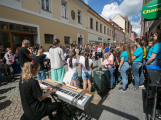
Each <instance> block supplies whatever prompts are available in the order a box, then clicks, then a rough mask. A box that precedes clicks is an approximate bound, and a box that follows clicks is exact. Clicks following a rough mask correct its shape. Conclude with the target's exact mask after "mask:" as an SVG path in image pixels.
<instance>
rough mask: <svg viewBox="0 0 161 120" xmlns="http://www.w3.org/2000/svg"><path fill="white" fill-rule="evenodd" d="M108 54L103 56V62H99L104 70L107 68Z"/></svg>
mask: <svg viewBox="0 0 161 120" xmlns="http://www.w3.org/2000/svg"><path fill="white" fill-rule="evenodd" d="M109 56H110V54H109V53H105V54H104V61H103V58H100V60H101V65H102V66H103V67H104V68H106V67H107V66H108V59H109Z"/></svg>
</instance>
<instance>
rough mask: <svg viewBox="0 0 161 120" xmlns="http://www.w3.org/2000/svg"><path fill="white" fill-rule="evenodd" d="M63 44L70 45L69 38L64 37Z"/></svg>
mask: <svg viewBox="0 0 161 120" xmlns="http://www.w3.org/2000/svg"><path fill="white" fill-rule="evenodd" d="M64 43H65V44H70V37H67V36H64Z"/></svg>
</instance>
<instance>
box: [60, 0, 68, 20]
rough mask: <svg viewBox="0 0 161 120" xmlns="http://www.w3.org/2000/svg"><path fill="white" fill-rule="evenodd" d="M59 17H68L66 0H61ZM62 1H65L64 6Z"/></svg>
mask: <svg viewBox="0 0 161 120" xmlns="http://www.w3.org/2000/svg"><path fill="white" fill-rule="evenodd" d="M60 2H61V17H63V18H67V19H68V2H67V1H65V0H61V1H60ZM62 3H65V7H63V5H62ZM63 9H65V16H64V14H63Z"/></svg>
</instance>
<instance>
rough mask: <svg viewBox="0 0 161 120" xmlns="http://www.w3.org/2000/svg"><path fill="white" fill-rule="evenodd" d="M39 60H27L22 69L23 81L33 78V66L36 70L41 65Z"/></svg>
mask: <svg viewBox="0 0 161 120" xmlns="http://www.w3.org/2000/svg"><path fill="white" fill-rule="evenodd" d="M39 66H40V65H39V63H38V62H26V63H24V65H23V69H22V81H28V79H31V78H32V77H33V71H32V70H33V68H35V70H36V69H37V68H38V67H39Z"/></svg>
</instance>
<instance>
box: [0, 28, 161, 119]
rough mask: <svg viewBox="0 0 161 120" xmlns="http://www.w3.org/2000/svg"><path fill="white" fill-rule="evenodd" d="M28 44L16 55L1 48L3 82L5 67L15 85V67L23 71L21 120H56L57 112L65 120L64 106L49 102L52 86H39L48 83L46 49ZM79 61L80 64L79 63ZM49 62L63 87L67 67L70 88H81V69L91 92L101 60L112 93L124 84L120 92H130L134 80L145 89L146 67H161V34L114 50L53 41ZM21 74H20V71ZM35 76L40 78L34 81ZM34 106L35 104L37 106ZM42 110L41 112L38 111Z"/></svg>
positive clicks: (52, 90) (53, 78)
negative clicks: (95, 68)
mask: <svg viewBox="0 0 161 120" xmlns="http://www.w3.org/2000/svg"><path fill="white" fill-rule="evenodd" d="M29 45H30V42H29V41H28V40H23V41H22V46H21V47H18V48H17V49H16V52H15V54H13V53H12V50H11V49H10V48H7V49H6V50H5V49H4V48H3V45H0V55H1V60H0V68H1V70H0V82H1V81H2V77H1V76H2V67H3V66H2V65H3V63H5V64H6V65H7V67H8V69H9V71H10V75H11V78H12V81H14V70H15V66H17V68H19V69H21V70H22V75H21V80H20V82H19V89H20V96H21V101H22V106H23V109H24V114H23V115H22V117H21V119H22V120H23V119H27V118H29V119H41V118H42V117H44V116H46V115H49V118H50V119H53V116H52V114H51V113H52V112H53V111H55V110H57V113H58V114H57V115H58V118H59V119H60V120H61V119H62V116H61V113H62V105H61V103H51V99H50V98H48V96H49V94H51V93H54V92H56V89H51V87H50V86H47V87H45V88H40V85H39V82H41V81H42V80H45V79H46V72H45V65H46V64H47V63H45V62H44V61H45V59H46V55H45V54H44V51H45V50H44V49H43V47H42V46H41V47H40V45H38V44H36V45H35V46H34V47H30V46H29ZM77 56H80V57H79V60H78V59H77ZM49 58H50V62H48V64H49V66H50V67H51V79H52V80H54V81H57V82H60V83H62V82H63V78H64V75H65V68H64V65H65V64H67V65H68V71H70V72H71V73H72V78H71V82H70V85H71V86H74V87H77V86H78V72H77V67H78V66H79V67H80V69H81V70H82V75H81V76H82V79H83V90H87V86H88V91H89V92H91V88H92V84H91V78H92V68H93V61H94V60H100V62H101V65H102V69H108V70H109V81H110V85H109V89H114V87H115V85H117V84H118V83H119V82H120V81H121V80H122V87H120V88H119V91H123V92H126V89H127V87H128V82H129V81H132V78H134V88H132V90H136V91H138V90H139V87H143V86H144V74H145V73H146V69H145V65H156V66H161V31H158V32H157V33H155V34H154V36H153V38H152V39H151V40H149V41H148V45H147V42H146V41H144V40H141V39H139V38H138V39H136V40H135V43H130V44H127V43H125V44H123V46H121V47H119V45H117V46H116V47H112V45H111V44H109V45H108V44H107V45H106V46H105V47H104V46H102V44H101V43H100V45H99V46H96V45H93V46H90V45H89V44H88V45H85V46H82V45H79V46H77V45H71V46H70V47H69V46H67V47H66V48H65V47H62V46H61V45H60V40H59V39H55V40H53V46H51V47H50V49H49ZM19 72H20V71H19ZM33 76H37V79H38V81H37V80H36V79H34V78H33ZM42 90H48V92H47V93H46V94H42ZM154 90H155V87H154V86H153V87H152V89H151V93H150V94H149V97H148V98H149V99H152V98H153V96H154ZM33 103H34V104H33ZM37 107H39V109H35V108H37Z"/></svg>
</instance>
